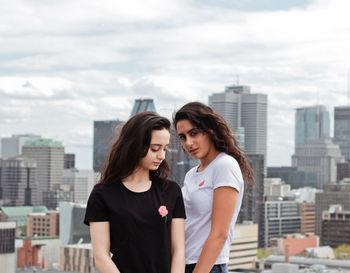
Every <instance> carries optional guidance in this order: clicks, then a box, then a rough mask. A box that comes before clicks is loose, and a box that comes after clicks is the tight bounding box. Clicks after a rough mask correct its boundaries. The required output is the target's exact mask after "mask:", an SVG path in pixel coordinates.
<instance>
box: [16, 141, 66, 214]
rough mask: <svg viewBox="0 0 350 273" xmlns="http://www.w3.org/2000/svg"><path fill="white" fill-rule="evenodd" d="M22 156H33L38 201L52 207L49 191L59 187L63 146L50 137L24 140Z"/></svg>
mask: <svg viewBox="0 0 350 273" xmlns="http://www.w3.org/2000/svg"><path fill="white" fill-rule="evenodd" d="M22 154H23V156H24V157H27V158H33V159H35V160H36V163H37V169H36V174H37V183H38V196H39V202H41V204H43V205H45V206H47V207H48V208H50V209H55V208H56V207H52V206H51V205H50V204H51V201H50V200H49V199H50V196H52V194H51V193H50V191H52V190H56V189H58V188H59V186H60V184H61V183H62V171H63V162H64V147H63V146H62V143H61V142H59V141H53V140H52V139H38V140H35V141H29V142H26V143H25V145H24V146H23V148H22Z"/></svg>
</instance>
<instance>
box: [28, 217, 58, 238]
mask: <svg viewBox="0 0 350 273" xmlns="http://www.w3.org/2000/svg"><path fill="white" fill-rule="evenodd" d="M27 235H28V236H59V213H58V211H48V212H46V213H44V212H42V213H30V214H29V215H28V226H27Z"/></svg>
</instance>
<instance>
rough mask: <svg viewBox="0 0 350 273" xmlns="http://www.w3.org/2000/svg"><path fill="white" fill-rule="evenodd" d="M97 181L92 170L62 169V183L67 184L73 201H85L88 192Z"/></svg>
mask: <svg viewBox="0 0 350 273" xmlns="http://www.w3.org/2000/svg"><path fill="white" fill-rule="evenodd" d="M96 182H97V174H96V173H94V171H93V170H77V169H65V170H63V182H62V183H63V184H64V185H67V186H69V191H70V192H72V195H73V198H72V199H73V202H75V203H87V200H88V198H89V195H90V192H91V190H92V188H93V187H94V185H95V184H96Z"/></svg>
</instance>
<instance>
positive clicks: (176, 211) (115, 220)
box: [84, 180, 186, 273]
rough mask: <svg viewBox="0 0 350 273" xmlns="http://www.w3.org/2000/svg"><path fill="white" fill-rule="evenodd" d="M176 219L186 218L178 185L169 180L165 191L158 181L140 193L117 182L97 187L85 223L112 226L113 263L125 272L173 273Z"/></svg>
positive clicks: (89, 204) (89, 203)
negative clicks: (162, 208) (161, 210)
mask: <svg viewBox="0 0 350 273" xmlns="http://www.w3.org/2000/svg"><path fill="white" fill-rule="evenodd" d="M160 206H166V209H167V210H168V215H167V216H166V217H162V216H161V215H160V213H159V211H158V210H159V207H160ZM172 218H186V215H185V208H184V204H183V199H182V194H181V189H180V187H179V186H178V185H177V184H176V183H175V182H172V181H169V182H168V186H167V187H166V189H165V190H162V186H161V185H160V182H159V181H157V180H154V181H152V185H151V188H150V189H149V190H147V191H145V192H140V193H137V192H133V191H130V190H129V189H127V188H126V187H125V186H124V185H123V183H121V182H116V183H112V184H104V185H101V184H97V185H96V186H95V187H94V189H93V190H92V192H91V194H90V197H89V200H88V203H87V209H86V214H85V219H84V223H85V224H87V225H89V222H101V221H108V222H109V223H110V243H111V247H110V248H111V253H112V254H113V257H112V260H113V262H114V263H115V264H116V266H117V267H118V269H119V270H120V272H121V273H141V272H142V273H145V272H147V273H169V272H170V266H171V236H170V231H171V220H172Z"/></svg>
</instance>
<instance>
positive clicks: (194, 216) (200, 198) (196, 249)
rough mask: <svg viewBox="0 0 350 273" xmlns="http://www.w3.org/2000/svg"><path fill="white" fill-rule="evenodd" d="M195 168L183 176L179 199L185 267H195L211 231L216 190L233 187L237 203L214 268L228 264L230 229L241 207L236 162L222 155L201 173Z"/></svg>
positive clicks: (239, 170)
mask: <svg viewBox="0 0 350 273" xmlns="http://www.w3.org/2000/svg"><path fill="white" fill-rule="evenodd" d="M197 169H198V166H196V167H194V168H192V169H191V170H189V171H188V172H187V174H186V176H185V181H184V186H183V187H182V195H183V198H184V203H185V210H186V216H187V218H186V221H185V245H186V246H185V250H186V264H193V263H197V261H198V259H199V256H200V254H201V251H202V249H203V246H204V243H205V241H206V240H207V238H208V236H209V233H210V229H211V215H212V207H213V198H214V190H215V189H216V188H219V187H223V186H228V187H233V188H235V189H236V190H237V191H238V193H239V194H238V199H237V203H236V207H235V211H234V214H233V217H232V220H231V224H230V229H229V234H228V237H227V240H226V242H225V245H224V248H223V249H222V251H221V253H220V255H219V257H218V258H217V260H216V262H215V264H224V263H227V262H228V261H229V253H230V245H231V242H232V236H233V228H234V225H235V223H236V220H237V216H238V213H239V210H240V208H241V204H242V197H243V192H244V182H243V177H242V173H241V169H240V167H239V165H238V162H237V161H236V160H235V159H234V158H233V157H232V156H229V155H227V154H226V153H220V154H219V155H218V156H217V157H216V158H215V159H214V160H213V161H212V162H210V164H209V165H208V166H207V167H206V168H205V169H204V170H203V171H201V172H197Z"/></svg>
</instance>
